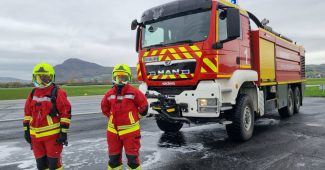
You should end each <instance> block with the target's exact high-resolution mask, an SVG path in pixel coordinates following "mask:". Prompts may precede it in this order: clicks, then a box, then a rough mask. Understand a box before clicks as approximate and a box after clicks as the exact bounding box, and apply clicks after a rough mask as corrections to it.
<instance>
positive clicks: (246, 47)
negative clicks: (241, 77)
mask: <svg viewBox="0 0 325 170" xmlns="http://www.w3.org/2000/svg"><path fill="white" fill-rule="evenodd" d="M240 19H241V27H242V29H241V30H242V32H241V38H240V41H239V43H240V64H239V65H240V68H241V69H251V48H250V35H251V34H250V29H249V19H248V17H246V16H243V15H241V18H240Z"/></svg>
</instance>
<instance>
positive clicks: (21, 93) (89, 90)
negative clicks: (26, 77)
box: [0, 85, 112, 100]
mask: <svg viewBox="0 0 325 170" xmlns="http://www.w3.org/2000/svg"><path fill="white" fill-rule="evenodd" d="M60 87H61V88H62V89H64V91H66V92H67V94H68V96H87V95H103V94H104V93H105V92H107V91H108V90H109V89H110V88H111V87H112V86H111V85H94V86H60ZM31 90H32V88H0V100H14V99H25V98H27V96H28V94H29V93H30V92H31Z"/></svg>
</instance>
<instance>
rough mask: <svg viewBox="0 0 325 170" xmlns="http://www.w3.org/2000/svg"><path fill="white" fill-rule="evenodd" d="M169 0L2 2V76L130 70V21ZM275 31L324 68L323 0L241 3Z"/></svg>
mask: <svg viewBox="0 0 325 170" xmlns="http://www.w3.org/2000/svg"><path fill="white" fill-rule="evenodd" d="M169 1H171V0H0V77H16V78H21V79H26V80H28V79H30V77H31V72H32V69H33V66H34V65H35V64H37V63H39V62H42V61H44V62H48V63H50V64H52V65H56V64H60V63H62V62H63V61H64V60H66V59H68V58H72V57H73V58H79V59H82V60H86V61H90V62H94V63H98V64H101V65H103V66H114V65H115V64H117V63H127V64H129V65H132V66H134V65H135V63H136V61H137V53H136V52H135V32H133V31H131V30H130V23H131V21H132V20H133V19H135V18H137V19H139V18H140V16H141V14H142V12H143V11H144V10H146V9H148V8H150V7H153V6H157V5H159V4H163V3H165V2H169ZM239 4H240V6H241V7H243V8H244V9H246V10H248V11H251V12H252V13H254V14H255V15H256V16H257V17H258V18H259V19H263V18H268V19H269V20H270V26H272V27H273V28H274V30H276V31H277V32H279V33H281V34H283V35H286V36H288V37H290V38H291V39H293V40H295V41H297V42H298V43H299V44H303V45H304V46H305V48H306V50H307V56H306V58H307V64H320V63H325V33H324V30H325V21H324V14H325V12H323V11H324V7H325V1H322V0H299V1H294V0H254V1H253V0H242V1H239Z"/></svg>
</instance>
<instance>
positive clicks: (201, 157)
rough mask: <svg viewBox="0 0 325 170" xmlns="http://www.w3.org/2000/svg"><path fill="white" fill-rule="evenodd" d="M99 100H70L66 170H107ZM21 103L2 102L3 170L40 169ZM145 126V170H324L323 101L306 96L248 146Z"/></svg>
mask: <svg viewBox="0 0 325 170" xmlns="http://www.w3.org/2000/svg"><path fill="white" fill-rule="evenodd" d="M100 98H101V96H93V97H74V98H70V100H71V102H72V105H73V107H74V108H73V114H74V116H73V119H72V124H71V131H70V134H69V146H68V147H65V149H64V153H63V155H62V156H63V163H64V166H65V169H67V170H70V169H71V170H105V169H107V162H108V158H107V145H106V138H105V137H106V131H105V128H106V122H107V120H106V118H104V117H103V116H102V114H101V113H99V112H100V110H99V102H100ZM23 103H24V101H23V100H17V101H1V102H0V170H20V169H25V170H33V169H36V166H35V160H34V158H33V155H32V151H31V150H30V147H29V146H28V144H27V143H26V142H25V141H24V139H23V132H22V122H21V120H19V119H21V117H22V114H23V112H22V107H23ZM88 103H89V104H88ZM84 113H85V114H84ZM91 113H93V114H91ZM78 114H79V115H78ZM141 127H142V138H141V143H142V148H141V161H142V167H143V169H157V170H167V169H168V170H169V169H173V170H174V169H175V170H183V169H184V170H187V169H198V170H204V169H220V170H223V169H225V170H226V169H227V170H228V169H257V170H260V169H262V170H263V169H270V170H271V169H272V170H273V169H286V170H299V169H312V170H318V169H319V170H323V169H325V149H324V148H325V98H306V99H305V101H304V106H303V107H302V108H301V113H299V114H297V115H294V116H293V117H291V118H289V119H280V117H279V116H278V114H277V113H271V114H268V115H267V116H266V117H264V118H262V119H258V120H257V123H256V125H255V132H254V136H253V138H252V139H251V140H249V141H247V142H245V143H235V142H232V141H230V140H229V139H228V138H227V135H226V131H225V128H224V127H223V126H222V125H219V124H214V123H211V124H205V125H191V126H188V125H184V127H183V128H182V130H181V132H179V133H174V134H166V133H163V132H161V131H160V130H159V129H158V128H157V126H156V124H155V120H154V119H153V118H144V119H143V120H141ZM124 160H125V158H124Z"/></svg>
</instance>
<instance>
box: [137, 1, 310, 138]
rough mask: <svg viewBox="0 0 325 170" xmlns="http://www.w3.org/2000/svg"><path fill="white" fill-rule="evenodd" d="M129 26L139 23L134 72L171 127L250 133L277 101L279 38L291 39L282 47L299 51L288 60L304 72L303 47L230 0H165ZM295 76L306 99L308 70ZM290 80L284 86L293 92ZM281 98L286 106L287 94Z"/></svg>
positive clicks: (164, 126) (162, 122) (162, 124)
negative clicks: (216, 126) (204, 125)
mask: <svg viewBox="0 0 325 170" xmlns="http://www.w3.org/2000/svg"><path fill="white" fill-rule="evenodd" d="M251 20H254V22H255V24H256V25H257V27H258V29H257V30H255V31H253V30H251V25H250V24H251V23H250V21H251ZM131 28H132V29H133V30H135V29H136V30H137V39H136V50H137V52H138V54H139V60H138V65H137V76H138V79H139V80H140V81H142V82H143V83H142V84H141V85H140V87H139V89H140V90H141V91H142V92H143V93H145V94H146V95H147V97H148V101H149V103H150V109H149V113H151V114H153V115H155V117H156V119H157V124H158V126H159V128H160V129H161V130H163V131H166V132H170V131H172V132H175V131H179V130H180V129H181V127H182V125H183V123H191V122H220V123H224V124H226V129H227V133H228V135H229V136H230V137H231V138H232V139H235V140H241V141H245V140H248V139H250V138H251V136H252V133H253V130H254V120H255V117H259V116H263V115H264V113H265V111H266V110H267V109H266V108H268V107H269V105H270V106H273V105H274V107H278V103H279V100H278V96H277V93H278V89H280V88H279V87H278V82H277V77H276V76H277V75H276V73H277V68H276V64H277V63H276V62H277V60H278V59H277V57H276V55H275V53H274V51H276V48H277V42H276V40H277V39H279V41H283V42H281V43H282V44H285V45H287V46H289V47H287V46H286V50H289V51H290V52H288V51H285V52H287V53H292V52H294V53H297V54H296V56H293V57H296V58H299V61H296V62H295V63H293V62H292V63H289V65H294V66H298V67H299V68H297V67H295V68H296V69H298V70H295V71H298V72H300V73H302V71H301V70H300V68H302V67H300V66H301V65H302V62H301V59H304V58H303V57H302V56H304V49H303V48H302V47H296V45H295V44H293V43H292V42H290V40H288V39H286V38H285V37H281V36H280V35H276V34H275V32H272V31H271V30H270V29H269V27H266V25H263V24H262V23H261V22H259V21H258V19H257V18H256V17H255V16H254V15H253V14H251V13H249V12H247V11H245V10H243V9H241V8H240V7H239V6H237V5H236V4H232V3H229V2H228V1H226V0H177V1H174V2H170V3H167V4H163V5H160V6H157V7H154V8H151V9H148V10H147V11H145V12H144V13H143V15H142V17H141V21H139V22H138V21H137V20H134V21H133V22H132V24H131ZM267 29H269V30H267ZM263 35H264V36H265V37H264V38H263V37H262V36H263ZM268 36H270V37H273V38H274V39H275V40H274V41H272V40H269V39H268V38H267V37H268ZM261 37H262V38H261ZM263 40H264V41H266V42H264V41H263ZM272 44H273V45H272ZM288 44H289V45H288ZM293 48H294V49H293ZM272 50H273V53H272ZM283 51H284V50H283ZM261 54H263V55H261ZM265 56H267V57H265ZM289 60H290V59H289ZM297 63H298V64H297ZM303 64H304V63H303ZM261 66H262V67H261ZM285 71H286V70H285ZM269 74H270V75H269ZM289 79H290V78H289ZM289 79H288V81H289ZM285 81H286V80H285ZM290 81H292V82H295V83H296V84H295V85H294V87H297V88H298V89H299V90H300V91H299V92H300V94H299V95H300V96H299V105H301V103H302V102H301V101H302V97H301V96H302V95H301V94H302V93H301V92H302V89H303V88H302V86H301V82H303V76H301V74H299V75H298V76H297V77H295V78H294V79H293V80H290ZM263 83H264V84H263ZM274 83H275V84H274ZM288 84H289V83H288ZM289 86H290V85H286V86H285V87H282V88H281V89H282V90H283V89H287V91H288V89H289V88H291V87H289ZM292 90H295V88H293V89H292ZM287 91H286V92H287ZM287 93H288V92H287ZM287 93H286V94H287ZM282 98H285V99H283V100H285V101H286V102H285V103H286V104H283V105H281V107H282V109H283V108H286V107H288V103H289V102H288V101H289V98H290V97H289V98H288V95H285V96H282ZM290 99H291V98H290ZM293 103H294V99H292V104H293ZM278 109H281V108H278ZM287 110H288V108H287ZM284 115H286V114H284Z"/></svg>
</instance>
